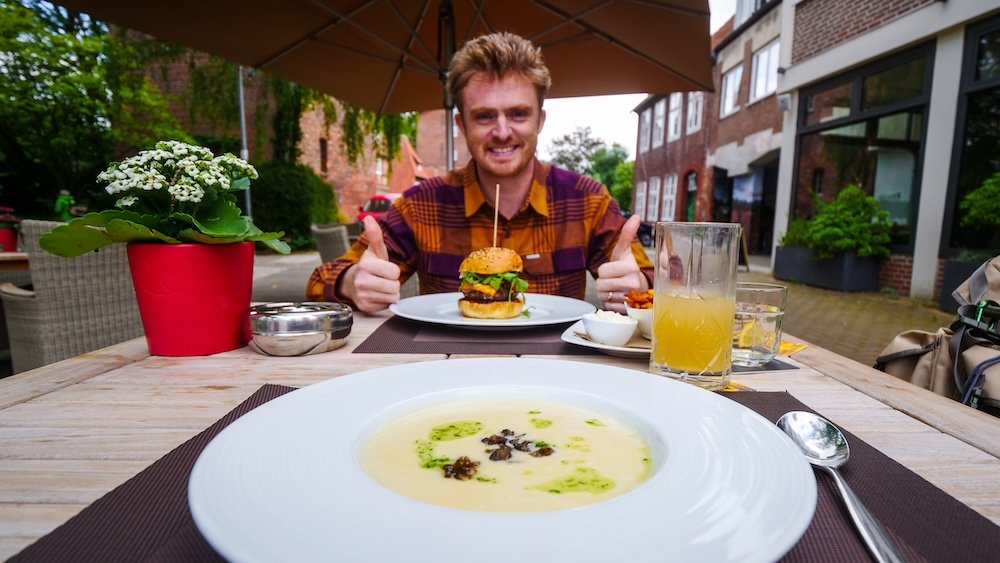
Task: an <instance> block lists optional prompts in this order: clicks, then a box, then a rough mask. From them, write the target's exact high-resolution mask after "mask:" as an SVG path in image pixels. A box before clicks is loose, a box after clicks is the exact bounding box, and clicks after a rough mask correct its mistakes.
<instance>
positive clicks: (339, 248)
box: [310, 225, 351, 263]
mask: <svg viewBox="0 0 1000 563" xmlns="http://www.w3.org/2000/svg"><path fill="white" fill-rule="evenodd" d="M310 228H311V229H312V234H313V239H314V240H315V241H316V248H317V249H318V250H319V259H320V260H321V261H323V262H324V263H326V262H329V261H331V260H335V259H336V258H337V257H339V256H340V255H341V254H343V253H345V252H347V249H348V248H350V246H351V243H350V242H349V240H348V235H347V225H312V226H311V227H310Z"/></svg>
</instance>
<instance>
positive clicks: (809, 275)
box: [772, 246, 879, 291]
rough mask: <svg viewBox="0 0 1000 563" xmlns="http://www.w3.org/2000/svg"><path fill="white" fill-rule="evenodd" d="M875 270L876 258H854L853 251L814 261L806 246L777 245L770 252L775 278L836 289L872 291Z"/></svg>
mask: <svg viewBox="0 0 1000 563" xmlns="http://www.w3.org/2000/svg"><path fill="white" fill-rule="evenodd" d="M878 270H879V259H878V258H871V257H865V258H858V257H857V255H856V254H855V253H854V252H846V253H844V254H841V255H839V256H835V257H833V258H831V259H829V260H817V259H816V255H815V253H813V251H812V250H811V249H809V248H805V247H802V246H779V247H778V248H777V249H776V250H775V254H774V272H772V275H773V276H774V278H775V279H778V280H784V281H794V282H799V283H804V284H806V285H811V286H815V287H823V288H826V289H835V290H837V291H876V290H878Z"/></svg>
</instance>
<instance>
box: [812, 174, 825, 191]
mask: <svg viewBox="0 0 1000 563" xmlns="http://www.w3.org/2000/svg"><path fill="white" fill-rule="evenodd" d="M825 178H826V170H825V169H823V168H817V169H815V170H813V193H815V194H816V195H823V180H824V179H825Z"/></svg>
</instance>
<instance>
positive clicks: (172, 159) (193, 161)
mask: <svg viewBox="0 0 1000 563" xmlns="http://www.w3.org/2000/svg"><path fill="white" fill-rule="evenodd" d="M244 176H246V177H249V178H256V177H257V170H256V169H255V168H254V167H253V166H251V165H250V164H248V163H247V162H246V161H244V160H242V159H239V158H236V157H235V156H233V155H231V154H224V155H222V156H218V157H215V158H212V151H210V150H208V149H206V148H204V147H199V146H195V145H189V144H187V143H182V142H180V141H160V142H159V143H156V147H155V148H153V149H151V150H147V151H143V152H140V153H139V154H137V155H135V156H133V157H129V158H126V159H125V160H123V161H121V162H115V163H112V164H111V165H110V166H108V169H107V170H105V171H104V172H102V173H100V174H99V175H98V176H97V179H98V180H100V181H102V182H108V185H107V187H106V188H105V190H106V191H107V192H108V193H109V194H112V195H114V194H118V193H124V192H128V191H130V190H147V191H149V190H160V189H164V188H166V190H167V192H169V193H170V195H171V197H172V199H173V200H174V201H186V202H191V203H198V202H200V201H201V200H202V198H204V197H205V191H206V190H208V189H211V188H217V189H221V190H226V189H229V187H230V185H231V183H232V180H233V179H235V178H241V177H244ZM137 202H138V197H137V196H135V195H128V196H125V197H122V198H120V199H119V200H118V201H117V202H116V203H115V206H116V207H130V206H132V205H135V204H136V203H137Z"/></svg>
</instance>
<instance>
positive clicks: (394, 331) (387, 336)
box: [354, 316, 601, 356]
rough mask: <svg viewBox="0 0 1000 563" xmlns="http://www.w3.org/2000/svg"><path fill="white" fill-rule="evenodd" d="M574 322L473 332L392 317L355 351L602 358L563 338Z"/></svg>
mask: <svg viewBox="0 0 1000 563" xmlns="http://www.w3.org/2000/svg"><path fill="white" fill-rule="evenodd" d="M570 324H572V323H560V324H554V325H546V326H540V327H537V328H525V329H519V330H503V331H501V330H470V329H468V328H466V327H444V326H437V325H428V324H426V323H421V322H417V321H411V320H408V319H404V318H402V317H395V316H394V317H392V318H390V319H389V320H387V321H385V322H384V323H382V326H380V327H378V328H377V329H375V332H373V333H371V335H370V336H368V338H366V339H365V341H364V342H362V343H361V344H359V345H358V346H357V348H355V349H354V353H355V354H497V355H512V354H516V355H568V356H587V355H590V356H594V355H597V356H599V355H601V351H600V350H598V349H596V348H588V347H586V346H575V345H573V344H570V343H568V342H563V341H562V339H561V336H562V333H563V331H565V330H566V327H568V326H570Z"/></svg>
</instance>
